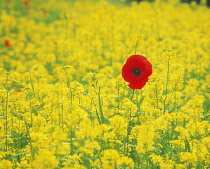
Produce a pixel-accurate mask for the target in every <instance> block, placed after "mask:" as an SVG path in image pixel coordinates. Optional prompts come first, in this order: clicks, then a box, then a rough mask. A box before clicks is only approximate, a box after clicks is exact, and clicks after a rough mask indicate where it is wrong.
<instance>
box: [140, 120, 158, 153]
mask: <svg viewBox="0 0 210 169" xmlns="http://www.w3.org/2000/svg"><path fill="white" fill-rule="evenodd" d="M147 133H150V134H149V135H148V134H147ZM155 135H156V133H155V128H154V126H153V125H149V124H142V125H141V126H139V128H138V135H137V146H136V150H137V152H139V153H143V154H145V153H147V152H149V151H151V150H153V149H154V147H153V145H154V138H155Z"/></svg>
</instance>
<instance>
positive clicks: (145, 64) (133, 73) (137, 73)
mask: <svg viewBox="0 0 210 169" xmlns="http://www.w3.org/2000/svg"><path fill="white" fill-rule="evenodd" d="M151 74H152V64H151V63H150V62H149V61H148V60H147V59H146V58H145V57H144V56H141V55H132V56H130V57H129V58H128V59H127V61H126V63H125V64H124V66H123V67H122V77H123V78H124V80H125V81H126V82H129V83H130V84H129V85H128V86H129V87H130V88H131V89H133V90H134V89H142V88H143V87H144V86H145V84H146V82H147V81H148V80H149V79H148V77H149V76H150V75H151Z"/></svg>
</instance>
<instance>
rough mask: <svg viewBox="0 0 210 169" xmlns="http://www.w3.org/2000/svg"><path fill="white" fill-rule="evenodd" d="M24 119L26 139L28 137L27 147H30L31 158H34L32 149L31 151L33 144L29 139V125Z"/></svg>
mask: <svg viewBox="0 0 210 169" xmlns="http://www.w3.org/2000/svg"><path fill="white" fill-rule="evenodd" d="M24 121H25V126H26V132H27V135H28V139H29V147H30V152H31V160H33V159H34V151H33V146H32V139H31V135H30V131H29V127H28V124H27V122H26V119H24Z"/></svg>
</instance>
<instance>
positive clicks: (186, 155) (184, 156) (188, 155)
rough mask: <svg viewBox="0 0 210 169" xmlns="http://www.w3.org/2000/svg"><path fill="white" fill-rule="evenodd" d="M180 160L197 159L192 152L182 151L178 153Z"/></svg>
mask: <svg viewBox="0 0 210 169" xmlns="http://www.w3.org/2000/svg"><path fill="white" fill-rule="evenodd" d="M179 155H180V157H181V161H182V162H187V163H192V162H195V161H197V156H196V154H194V153H190V152H183V153H180V154H179Z"/></svg>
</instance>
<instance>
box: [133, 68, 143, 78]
mask: <svg viewBox="0 0 210 169" xmlns="http://www.w3.org/2000/svg"><path fill="white" fill-rule="evenodd" d="M132 73H133V74H134V75H135V76H139V75H140V74H141V70H140V69H139V68H134V69H133V70H132Z"/></svg>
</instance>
